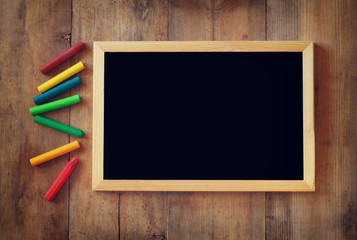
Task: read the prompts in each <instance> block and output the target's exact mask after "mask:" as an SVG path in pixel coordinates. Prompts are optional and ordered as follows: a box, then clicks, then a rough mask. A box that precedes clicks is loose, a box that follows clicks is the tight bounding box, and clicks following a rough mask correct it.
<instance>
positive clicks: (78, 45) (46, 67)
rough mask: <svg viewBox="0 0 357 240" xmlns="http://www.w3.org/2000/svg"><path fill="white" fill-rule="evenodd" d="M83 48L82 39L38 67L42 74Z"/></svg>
mask: <svg viewBox="0 0 357 240" xmlns="http://www.w3.org/2000/svg"><path fill="white" fill-rule="evenodd" d="M83 48H84V44H83V43H82V41H79V42H78V43H76V44H75V45H73V46H72V47H70V48H68V49H67V50H66V51H64V52H63V53H61V54H60V55H58V56H57V57H55V58H53V59H52V60H51V61H49V62H47V63H45V64H44V65H42V66H41V67H40V71H41V72H42V73H43V74H45V73H47V72H48V71H50V70H51V69H53V68H55V67H57V66H58V65H60V64H61V63H63V62H64V61H66V60H67V59H68V58H70V57H72V56H73V55H74V54H76V53H77V52H79V51H81V50H82V49H83Z"/></svg>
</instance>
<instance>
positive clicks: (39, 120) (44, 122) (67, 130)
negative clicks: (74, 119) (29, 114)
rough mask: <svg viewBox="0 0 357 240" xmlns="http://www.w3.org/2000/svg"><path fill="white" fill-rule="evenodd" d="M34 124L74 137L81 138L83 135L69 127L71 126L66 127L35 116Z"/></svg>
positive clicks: (81, 132) (80, 131)
mask: <svg viewBox="0 0 357 240" xmlns="http://www.w3.org/2000/svg"><path fill="white" fill-rule="evenodd" d="M34 122H35V123H38V124H41V125H44V126H46V127H50V128H53V129H56V130H58V131H61V132H64V133H68V134H70V135H73V136H75V137H79V138H81V137H83V135H84V133H83V131H82V130H79V129H77V128H74V127H71V126H68V125H66V124H63V123H59V122H56V121H54V120H51V119H48V118H45V117H42V116H40V115H36V116H35V119H34Z"/></svg>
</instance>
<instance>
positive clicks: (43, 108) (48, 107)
mask: <svg viewBox="0 0 357 240" xmlns="http://www.w3.org/2000/svg"><path fill="white" fill-rule="evenodd" d="M79 102H81V99H80V98H79V95H74V96H71V97H67V98H62V99H60V100H57V101H53V102H49V103H45V104H42V105H39V106H36V107H32V108H30V113H31V115H32V116H34V115H37V114H41V113H44V112H49V111H52V110H56V109H59V108H63V107H67V106H70V105H73V104H76V103H79Z"/></svg>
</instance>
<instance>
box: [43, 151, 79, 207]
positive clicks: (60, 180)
mask: <svg viewBox="0 0 357 240" xmlns="http://www.w3.org/2000/svg"><path fill="white" fill-rule="evenodd" d="M77 162H78V158H77V157H74V158H72V159H71V161H69V162H68V163H67V165H66V166H65V167H64V168H63V170H62V172H61V173H60V174H59V175H58V177H57V179H56V180H55V181H54V183H53V184H52V186H51V187H50V189H48V191H47V193H46V195H45V199H46V200H48V201H52V199H53V198H54V197H55V196H56V194H57V193H58V191H59V190H60V189H61V187H62V185H63V184H64V183H65V182H66V180H67V178H68V177H69V175H70V174H71V172H72V171H73V169H74V167H75V166H76V164H77Z"/></svg>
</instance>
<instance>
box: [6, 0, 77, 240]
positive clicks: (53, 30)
mask: <svg viewBox="0 0 357 240" xmlns="http://www.w3.org/2000/svg"><path fill="white" fill-rule="evenodd" d="M70 11H71V2H70V1H67V0H66V1H52V2H48V1H37V2H36V4H32V3H31V2H27V1H5V2H2V3H1V7H0V35H1V37H0V46H1V47H0V48H1V49H0V131H1V134H0V239H22V238H28V239H67V238H68V211H67V209H68V184H67V183H66V184H65V185H64V186H63V188H62V190H61V191H60V192H59V193H58V195H57V196H56V197H55V199H54V200H53V202H47V201H46V200H44V198H43V197H44V195H45V194H46V192H47V190H48V188H49V187H50V186H51V184H52V182H53V181H54V180H55V179H56V177H57V175H58V174H59V173H60V171H61V170H62V168H63V167H64V166H65V165H66V163H67V161H68V154H67V155H64V156H62V157H60V158H57V159H56V160H53V161H50V162H48V163H45V164H42V165H40V166H38V167H32V166H31V165H30V162H29V159H30V158H31V157H35V156H37V155H40V154H42V153H44V152H47V151H49V150H52V149H54V148H56V147H59V146H62V145H64V144H66V143H68V135H66V134H63V133H61V132H57V131H55V130H53V129H49V128H46V127H43V126H40V125H37V124H35V123H34V122H33V117H32V116H31V115H30V113H29V108H30V107H33V106H35V104H34V103H33V101H32V98H33V97H35V96H36V95H38V94H39V93H38V91H37V89H36V87H37V86H38V85H39V84H41V83H42V82H45V81H47V80H48V79H49V78H50V77H51V76H53V75H55V74H56V73H58V72H60V71H63V70H65V69H66V68H67V67H69V62H68V61H66V62H65V63H63V64H62V65H61V66H60V67H58V68H57V69H56V71H52V72H50V73H49V74H48V75H47V76H45V75H42V73H41V72H40V71H39V67H40V66H41V65H42V64H44V63H45V62H46V61H48V60H50V59H51V58H52V57H54V56H56V55H57V54H59V53H61V52H62V51H64V50H65V49H66V48H67V47H68V46H69V45H68V42H67V40H66V39H65V38H64V36H65V35H66V34H67V33H70V32H71V22H70V19H71V14H70ZM44 52H46V54H43V53H44ZM63 96H66V94H64V95H62V97H63ZM46 116H48V117H49V118H51V119H54V120H57V121H59V122H62V123H66V124H68V120H69V112H68V110H65V109H64V110H61V111H58V112H52V113H48V114H46Z"/></svg>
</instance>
